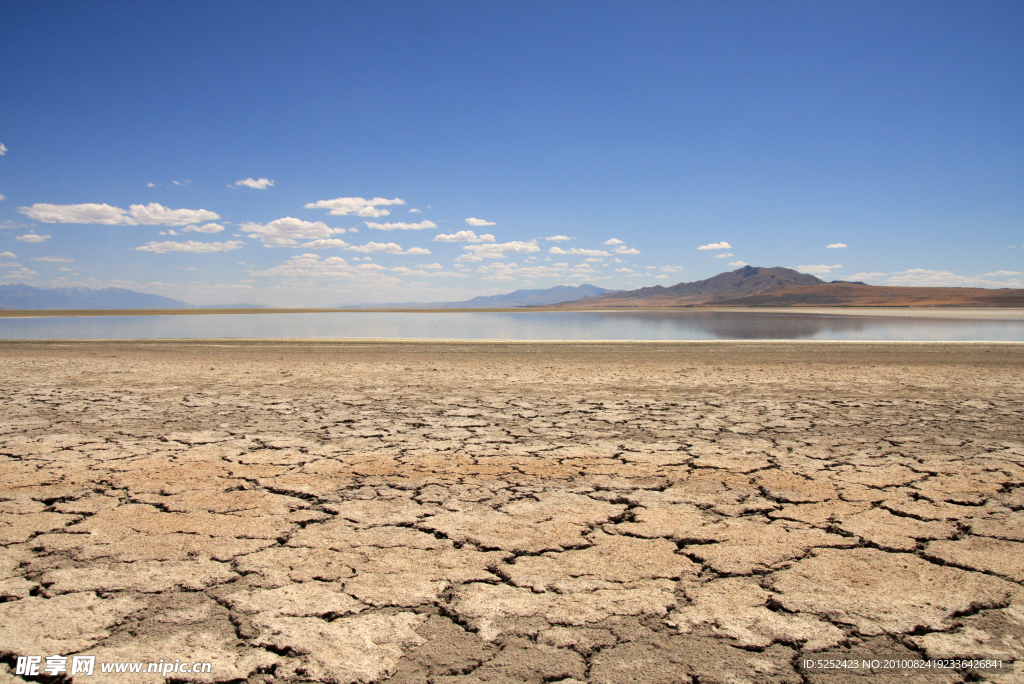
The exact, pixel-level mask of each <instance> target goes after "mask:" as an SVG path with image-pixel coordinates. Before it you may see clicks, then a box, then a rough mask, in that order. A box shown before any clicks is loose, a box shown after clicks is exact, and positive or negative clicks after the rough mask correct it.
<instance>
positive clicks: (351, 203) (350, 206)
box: [306, 197, 405, 218]
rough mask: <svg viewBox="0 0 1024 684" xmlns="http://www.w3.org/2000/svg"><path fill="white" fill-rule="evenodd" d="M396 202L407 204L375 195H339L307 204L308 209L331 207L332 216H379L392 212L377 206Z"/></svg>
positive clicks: (385, 205) (391, 204) (386, 205)
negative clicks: (368, 197)
mask: <svg viewBox="0 0 1024 684" xmlns="http://www.w3.org/2000/svg"><path fill="white" fill-rule="evenodd" d="M396 204H405V200H401V199H398V198H397V197H396V198H394V199H384V198H383V197H374V198H373V199H369V200H368V199H363V198H362V197H338V198H336V199H331V200H320V201H319V202H310V203H309V204H307V205H306V209H330V212H329V213H330V215H331V216H348V215H349V214H354V215H356V216H365V217H371V218H373V217H377V216H388V215H389V214H390V213H391V212H390V211H388V210H387V209H378V208H377V207H389V206H393V205H396Z"/></svg>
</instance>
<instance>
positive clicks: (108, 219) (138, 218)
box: [18, 202, 220, 226]
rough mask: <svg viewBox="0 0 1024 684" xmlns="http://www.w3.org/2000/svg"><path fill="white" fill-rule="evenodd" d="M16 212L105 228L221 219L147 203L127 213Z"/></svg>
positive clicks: (48, 207) (39, 208)
mask: <svg viewBox="0 0 1024 684" xmlns="http://www.w3.org/2000/svg"><path fill="white" fill-rule="evenodd" d="M18 211H19V212H20V213H22V214H24V215H25V216H27V217H29V218H30V219H33V220H35V221H42V222H43V223H79V224H86V223H97V224H100V225H105V226H114V225H118V224H125V225H129V226H136V225H144V226H158V225H163V226H184V225H188V224H190V223H200V222H202V221H213V220H215V219H219V218H220V215H219V214H216V213H214V212H212V211H207V210H206V209H168V208H167V207H165V206H162V205H160V204H157V203H156V202H150V203H149V204H133V205H131V207H130V208H129V210H128V211H125V210H124V209H121V208H120V207H112V206H110V205H109V204H90V203H86V204H33V205H32V206H31V207H18Z"/></svg>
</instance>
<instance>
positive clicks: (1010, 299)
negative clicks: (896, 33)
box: [0, 266, 1024, 310]
mask: <svg viewBox="0 0 1024 684" xmlns="http://www.w3.org/2000/svg"><path fill="white" fill-rule="evenodd" d="M679 306H687V307H689V306H789V307H793V306H796V307H800V306H950V307H952V306H972V307H977V306H1002V307H1024V289H1020V288H1016V289H1014V288H1003V289H989V288H969V287H964V288H956V287H883V286H875V285H865V284H864V283H850V282H843V281H833V282H831V283H826V282H825V281H823V280H821V279H819V278H816V277H814V276H812V275H808V274H806V273H800V272H798V271H794V270H793V269H791V268H782V267H775V268H759V267H756V266H744V267H743V268H739V269H736V270H735V271H730V272H728V273H720V274H718V275H716V276H714V277H712V278H707V279H705V280H698V281H695V282H692V283H679V284H677V285H672V286H671V287H662V286H660V285H656V286H654V287H643V288H640V289H638V290H629V291H625V292H623V291H616V290H608V289H605V288H602V287H596V286H594V285H575V286H573V285H558V286H556V287H550V288H547V289H545V290H516V291H515V292H510V293H508V294H503V295H490V296H486V297H474V298H473V299H469V300H466V301H463V302H426V303H424V302H404V303H389V304H357V305H341V306H338V307H335V308H346V309H504V308H513V307H538V308H539V307H548V308H557V309H627V308H634V309H635V308H659V307H679ZM266 308H268V307H267V306H266V305H263V304H215V305H208V306H195V305H193V304H189V303H187V302H182V301H179V300H177V299H171V298H170V297H162V296H160V295H152V294H145V293H142V292H134V291H132V290H125V289H122V288H117V287H108V288H105V289H102V290H94V289H91V288H88V287H63V288H53V289H45V288H39V287H32V286H30V285H0V309H8V310H10V309H17V310H26V309H39V310H47V309H49V310H54V309H79V310H81V309H266Z"/></svg>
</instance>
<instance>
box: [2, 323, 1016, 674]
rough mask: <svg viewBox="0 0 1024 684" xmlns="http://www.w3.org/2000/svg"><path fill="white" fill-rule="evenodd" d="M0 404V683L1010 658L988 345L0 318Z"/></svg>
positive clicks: (1011, 410) (1008, 469)
mask: <svg viewBox="0 0 1024 684" xmlns="http://www.w3.org/2000/svg"><path fill="white" fill-rule="evenodd" d="M0 405H2V411H0V656H2V658H3V659H4V662H5V663H6V665H0V681H19V680H18V679H17V678H16V677H14V676H13V674H10V673H12V672H13V667H10V666H11V665H12V664H13V662H14V657H15V656H17V655H53V654H56V653H60V654H64V655H69V654H79V653H82V654H93V655H97V656H98V659H99V660H100V661H104V660H108V661H112V660H126V661H140V662H151V661H155V660H158V659H159V658H164V659H165V660H167V659H171V660H173V659H174V658H181V659H187V660H189V661H210V662H212V663H213V665H214V667H213V672H212V674H211V675H195V677H196V679H195V681H240V680H247V681H249V682H271V681H273V682H293V681H323V682H335V683H347V682H363V683H369V682H378V681H389V682H403V683H411V682H417V683H420V684H428V683H429V684H442V683H447V684H471V683H478V682H493V683H509V682H536V683H539V682H552V681H561V682H566V683H571V682H593V683H595V684H597V683H602V684H603V683H608V684H612V683H619V682H623V683H629V684H637V683H640V682H651V683H654V682H666V683H668V682H701V683H704V684H707V683H709V682H779V683H782V682H793V683H796V682H836V683H839V682H865V681H900V682H905V681H921V682H924V681H929V682H931V681H941V682H960V681H973V679H972V678H974V677H975V676H976V675H975V674H972V673H971V672H969V671H966V670H958V669H952V670H944V671H942V672H930V673H917V674H914V673H902V674H900V675H896V674H894V673H885V672H875V673H872V674H867V675H866V674H865V673H863V672H860V673H852V672H848V673H843V672H835V671H832V672H820V671H814V670H808V669H807V668H805V667H804V665H803V664H802V663H803V662H804V660H805V659H806V658H809V657H820V656H821V655H822V654H846V655H851V656H859V657H877V656H880V655H883V654H893V655H897V656H900V657H904V658H908V657H913V658H920V657H936V658H937V657H950V656H967V655H978V656H986V657H998V656H1002V657H1003V658H1004V659H1007V660H1009V659H1013V658H1016V659H1017V660H1018V661H1024V586H1022V584H1024V347H1022V346H1020V345H997V344H993V345H986V344H949V345H947V344H843V343H838V344H837V343H832V344H827V343H821V344H818V343H785V342H778V343H643V344H635V343H545V344H540V343H522V344H498V343H398V342H391V343H378V342H326V341H324V342H287V341H275V342H263V341H192V342H188V341H185V342H6V343H0ZM192 676H193V675H181V679H182V680H183V681H192V680H191V679H189V677H192ZM988 676H990V679H991V681H997V682H1007V683H1009V682H1014V681H1020V675H1019V674H1016V675H1015V674H1013V672H1012V668H1011V669H1010V670H1008V671H1005V672H1003V673H1001V674H996V675H988ZM147 677H148V678H147ZM79 679H80V680H81V681H89V682H94V681H96V682H100V681H108V680H109V681H111V682H117V681H120V682H124V681H128V679H126V676H125V675H102V674H100V673H97V674H96V675H94V676H93V677H78V678H76V681H78V680H79ZM130 679H131V681H133V682H148V681H153V682H158V681H159V682H162V681H163V678H162V677H158V676H154V675H147V674H142V675H133V676H131V677H130Z"/></svg>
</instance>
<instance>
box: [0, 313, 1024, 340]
mask: <svg viewBox="0 0 1024 684" xmlns="http://www.w3.org/2000/svg"><path fill="white" fill-rule="evenodd" d="M232 337H234V338H277V339H301V338H317V339H325V338H327V339H330V338H335V339H338V338H376V339H467V340H904V341H989V342H997V341H1005V342H1022V341H1024V320H1020V319H1016V320H992V319H957V318H911V317H906V318H904V317H894V316H844V315H831V314H810V313H791V312H732V311H724V312H723V311H609V312H589V311H544V312H541V311H531V312H525V311H524V312H500V313H497V312H496V313H459V312H452V311H445V312H429V313H409V312H341V313H273V314H206V315H175V316H102V317H99V316H96V317H93V316H81V317H53V318H0V339H6V340H46V339H53V340H75V339H80V340H111V339H135V340H143V339H202V338H232Z"/></svg>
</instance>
